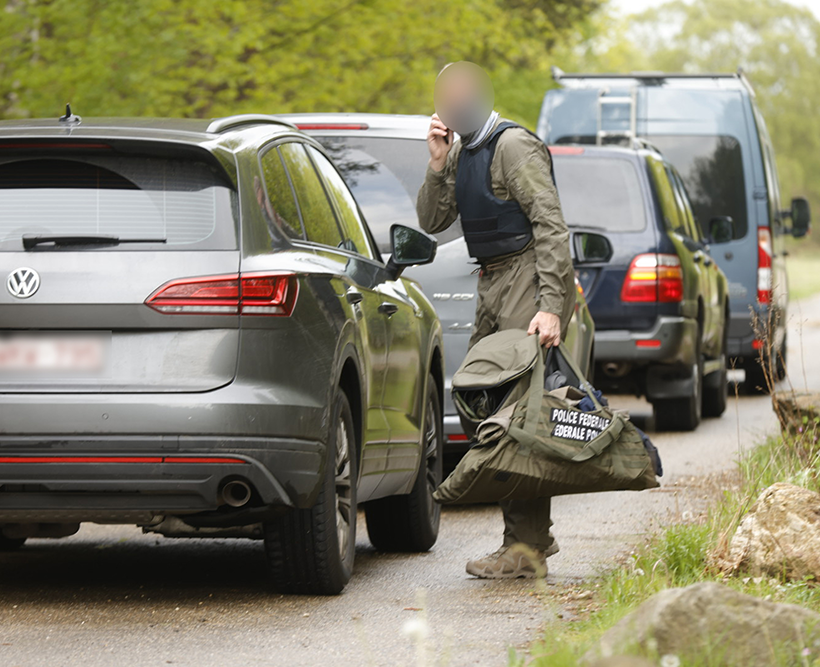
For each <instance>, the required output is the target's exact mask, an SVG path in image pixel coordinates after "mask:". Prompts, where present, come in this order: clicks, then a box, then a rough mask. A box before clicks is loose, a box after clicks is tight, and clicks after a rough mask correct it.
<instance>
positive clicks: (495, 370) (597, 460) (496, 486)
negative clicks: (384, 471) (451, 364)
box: [433, 331, 659, 504]
mask: <svg viewBox="0 0 820 667" xmlns="http://www.w3.org/2000/svg"><path fill="white" fill-rule="evenodd" d="M493 336H496V337H497V338H496V339H495V340H491V339H493ZM493 336H488V337H487V338H485V339H484V340H482V341H481V342H480V343H479V344H478V345H476V346H475V347H474V348H473V349H472V350H471V351H470V354H468V357H467V358H466V359H465V362H464V364H462V368H461V369H459V373H458V374H456V376H454V377H453V387H454V391H453V394H454V400H455V402H456V405H457V406H459V412H460V413H461V415H462V421H464V417H465V415H466V416H467V417H468V418H469V417H470V415H473V418H475V419H477V418H478V417H479V413H482V412H483V411H486V410H495V411H494V412H493V413H492V414H491V415H490V416H489V417H486V418H484V419H483V420H482V421H481V422H480V423H479V424H478V425H477V426H476V440H477V442H476V444H475V445H473V447H471V448H470V449H469V450H468V451H467V453H466V454H465V455H464V457H463V458H462V459H461V461H460V462H459V464H458V465H457V466H456V468H455V470H454V471H453V472H452V473H451V474H450V476H449V477H448V478H447V479H446V480H444V482H443V483H442V484H441V486H439V488H438V489H437V490H436V492H435V494H434V495H433V498H434V499H435V500H436V501H437V502H439V503H442V504H451V503H478V502H496V501H499V500H512V499H522V500H525V499H534V498H545V497H552V496H560V495H568V494H574V493H591V492H596V491H622V490H634V491H640V490H643V489H649V488H655V487H657V486H659V484H658V481H657V478H656V475H655V465H654V462H653V461H652V459H651V458H650V456H649V453H648V452H647V450H646V447H645V446H644V442H643V438H642V436H641V434H640V432H639V431H638V430H637V429H636V428H635V426H634V425H633V424H632V423H631V422H630V421H629V419H628V417H626V415H624V414H623V413H621V412H617V411H613V410H610V409H609V408H607V407H604V406H603V405H601V403H600V401H598V399H597V398H596V396H595V394H594V392H593V391H592V388H591V387H590V386H589V385H588V383H587V382H586V381H585V380H584V379H583V375H582V374H581V372H580V369H578V367H577V365H576V364H575V362H574V361H573V360H572V357H571V355H569V354H568V352H567V350H566V348H565V347H564V346H563V345H562V346H561V347H560V348H559V349H558V350H556V351H554V352H553V354H554V355H556V354H557V355H558V356H559V357H560V363H558V364H557V366H558V368H568V369H569V370H570V371H571V372H570V373H568V374H569V375H571V376H573V377H572V379H574V380H578V379H579V378H580V380H578V382H577V383H578V384H579V385H580V386H578V387H575V386H572V385H568V386H564V387H561V388H557V389H554V390H548V389H545V388H544V371H545V365H544V352H543V350H542V349H541V348H540V346H539V345H538V342H537V341H538V337H537V336H527V335H526V332H523V331H513V332H511V331H504V332H500V333H499V334H493ZM485 341H486V342H485ZM482 343H484V345H482ZM479 345H482V347H481V348H479ZM482 359H483V360H484V362H486V363H484V362H482ZM528 359H531V362H530V361H528ZM504 364H510V368H509V370H508V371H507V370H502V369H503V366H504ZM466 369H471V370H469V371H468V372H467V373H462V370H466ZM485 370H486V371H489V372H487V373H486V374H485V373H484V371H485ZM482 376H483V377H484V378H486V379H487V381H488V382H487V384H485V385H483V386H481V385H480V384H479V383H480V382H481V377H482ZM457 380H458V382H457ZM493 382H494V383H495V384H492V383H493ZM481 392H484V393H483V394H482V393H481ZM584 396H588V397H589V398H590V400H591V401H592V403H593V405H594V407H595V409H594V410H593V411H590V412H586V411H583V410H579V409H578V408H577V407H575V405H576V404H577V403H578V401H579V400H580V399H581V398H583V397H584Z"/></svg>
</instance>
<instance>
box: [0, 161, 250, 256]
mask: <svg viewBox="0 0 820 667" xmlns="http://www.w3.org/2000/svg"><path fill="white" fill-rule="evenodd" d="M233 199H234V191H233V190H232V189H231V187H230V186H229V184H228V183H227V182H226V181H225V180H224V176H221V175H220V174H219V173H217V171H216V169H215V168H214V167H212V166H211V165H209V164H206V163H204V162H199V161H196V160H186V159H169V158H164V157H163V158H160V157H142V156H132V155H105V156H96V155H95V156H90V155H79V154H78V155H61V156H60V157H46V156H44V157H42V158H27V159H11V160H8V161H5V162H3V163H2V164H0V244H2V245H4V246H11V249H13V250H17V249H19V248H18V247H15V246H16V245H17V244H18V243H19V244H22V237H23V235H24V234H58V235H67V236H74V235H84V234H89V235H104V236H117V237H119V238H121V239H129V238H131V239H136V238H140V239H165V243H162V244H156V245H155V244H145V245H143V244H140V245H121V246H113V247H111V248H107V247H106V248H105V251H109V250H110V251H112V252H117V251H122V250H129V251H135V250H137V251H139V250H149V249H150V250H151V251H153V252H156V251H157V250H173V249H177V250H181V249H185V250H187V249H192V248H196V249H198V250H210V249H219V250H230V249H234V248H236V231H235V220H234V215H233V201H232V200H233Z"/></svg>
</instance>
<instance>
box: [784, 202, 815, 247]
mask: <svg viewBox="0 0 820 667" xmlns="http://www.w3.org/2000/svg"><path fill="white" fill-rule="evenodd" d="M789 217H790V218H791V219H792V228H791V234H792V236H794V237H795V238H798V239H799V238H801V237H803V236H805V235H806V234H808V233H809V227H810V225H811V209H810V208H809V202H808V200H807V199H806V198H805V197H795V198H794V199H792V210H791V211H790V212H789Z"/></svg>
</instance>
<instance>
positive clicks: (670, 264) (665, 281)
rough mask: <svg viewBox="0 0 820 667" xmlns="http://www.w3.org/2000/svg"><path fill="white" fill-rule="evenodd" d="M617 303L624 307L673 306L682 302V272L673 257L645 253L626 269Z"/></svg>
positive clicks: (677, 261)
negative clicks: (640, 305) (627, 305)
mask: <svg viewBox="0 0 820 667" xmlns="http://www.w3.org/2000/svg"><path fill="white" fill-rule="evenodd" d="M621 300H622V301H626V302H628V303H649V302H659V303H675V302H679V301H682V300H683V272H682V271H681V266H680V258H679V257H678V256H677V255H664V254H655V253H647V254H644V255H638V256H637V257H635V259H633V260H632V263H631V264H630V265H629V271H627V273H626V278H625V279H624V285H623V288H622V289H621Z"/></svg>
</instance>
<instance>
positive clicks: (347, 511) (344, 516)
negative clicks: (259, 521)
mask: <svg viewBox="0 0 820 667" xmlns="http://www.w3.org/2000/svg"><path fill="white" fill-rule="evenodd" d="M330 423H331V424H332V425H333V428H331V430H330V436H329V438H328V443H327V455H326V460H325V470H324V479H323V481H322V488H321V491H320V492H319V497H318V498H317V500H316V504H315V505H314V506H313V507H312V508H310V509H297V510H293V511H292V512H289V513H288V514H285V515H284V516H282V517H279V518H277V519H274V520H272V521H268V522H266V523H265V524H264V534H265V555H266V558H267V565H268V570H269V572H270V575H271V578H272V580H273V584H274V585H275V587H276V589H277V590H279V591H281V592H283V593H300V594H312V595H337V594H338V593H341V592H342V589H343V588H344V587H345V585H346V584H347V582H348V581H349V580H350V575H351V573H352V572H353V558H354V556H355V553H356V471H357V467H356V463H357V461H356V452H357V449H356V435H355V430H354V428H353V413H352V411H351V409H350V403H349V402H348V400H347V396H345V395H344V393H343V392H342V391H341V390H339V391H338V392H337V394H336V398H335V400H334V403H333V408H332V410H331V419H330Z"/></svg>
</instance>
